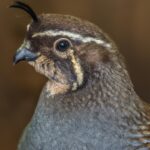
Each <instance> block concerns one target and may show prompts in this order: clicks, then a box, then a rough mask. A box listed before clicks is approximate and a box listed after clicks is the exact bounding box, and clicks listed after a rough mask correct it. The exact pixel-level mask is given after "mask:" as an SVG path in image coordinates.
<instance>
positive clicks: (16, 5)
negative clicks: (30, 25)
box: [10, 1, 38, 22]
mask: <svg viewBox="0 0 150 150" xmlns="http://www.w3.org/2000/svg"><path fill="white" fill-rule="evenodd" d="M10 8H19V9H22V10H24V11H25V12H27V13H28V14H29V15H30V16H31V17H32V19H33V21H34V22H38V17H37V15H36V13H35V12H34V11H33V9H32V8H31V7H30V6H29V5H27V4H25V3H23V2H20V1H16V2H15V3H14V4H12V5H10Z"/></svg>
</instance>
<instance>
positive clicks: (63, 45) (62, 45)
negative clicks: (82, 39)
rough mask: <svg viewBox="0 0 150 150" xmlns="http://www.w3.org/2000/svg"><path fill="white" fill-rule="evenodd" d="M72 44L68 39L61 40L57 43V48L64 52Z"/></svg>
mask: <svg viewBox="0 0 150 150" xmlns="http://www.w3.org/2000/svg"><path fill="white" fill-rule="evenodd" d="M69 46H70V43H69V42H68V41H65V40H63V41H60V42H59V43H58V44H57V47H56V48H57V50H59V51H61V52H64V51H66V50H67V49H68V48H69Z"/></svg>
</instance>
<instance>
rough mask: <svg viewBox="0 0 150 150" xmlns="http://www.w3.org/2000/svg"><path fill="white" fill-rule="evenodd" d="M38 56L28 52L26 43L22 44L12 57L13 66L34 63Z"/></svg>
mask: <svg viewBox="0 0 150 150" xmlns="http://www.w3.org/2000/svg"><path fill="white" fill-rule="evenodd" d="M38 56H39V55H38V54H37V53H33V52H31V51H30V50H29V46H28V47H27V46H26V43H23V45H22V46H21V47H20V48H19V49H18V50H17V52H16V54H15V55H14V57H13V64H17V63H19V62H20V61H35V60H36V59H37V58H38Z"/></svg>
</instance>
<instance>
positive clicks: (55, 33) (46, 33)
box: [32, 30, 111, 48]
mask: <svg viewBox="0 0 150 150" xmlns="http://www.w3.org/2000/svg"><path fill="white" fill-rule="evenodd" d="M38 36H40V37H42V36H54V37H56V36H67V37H69V38H71V39H73V40H80V41H82V42H83V43H90V42H95V43H96V44H99V45H102V46H104V47H106V48H111V44H109V43H106V42H105V41H103V40H101V39H98V38H93V37H83V36H82V35H80V34H77V33H72V32H68V31H56V30H47V31H44V32H39V33H35V34H33V35H32V37H33V38H34V37H38Z"/></svg>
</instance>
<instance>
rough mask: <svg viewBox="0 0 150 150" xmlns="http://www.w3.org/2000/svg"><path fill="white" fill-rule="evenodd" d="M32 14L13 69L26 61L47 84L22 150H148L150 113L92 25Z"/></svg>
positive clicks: (19, 5)
mask: <svg viewBox="0 0 150 150" xmlns="http://www.w3.org/2000/svg"><path fill="white" fill-rule="evenodd" d="M10 7H13V8H20V9H22V10H24V11H25V12H27V13H28V14H29V15H30V16H31V17H32V21H31V23H30V24H28V25H27V31H26V36H25V39H24V42H23V44H22V45H21V47H20V48H19V49H18V50H17V52H16V54H15V56H14V60H13V61H14V63H15V64H16V63H18V62H20V61H27V62H28V63H29V64H30V65H31V66H33V67H34V68H35V70H36V71H37V72H39V73H40V74H42V75H44V76H45V77H46V78H47V79H48V81H47V83H46V85H45V86H44V88H43V90H42V92H41V95H40V98H39V100H38V104H37V107H36V109H35V112H34V114H33V117H32V119H31V121H30V122H29V124H28V125H27V127H26V129H25V130H24V133H23V135H22V137H21V140H20V142H19V145H18V150H148V149H150V105H149V104H148V103H147V102H144V101H143V100H141V98H139V96H138V95H137V94H136V92H135V90H134V86H133V84H132V82H131V80H130V77H129V75H128V72H127V69H126V66H125V64H124V60H123V57H122V55H121V54H120V52H119V51H118V49H117V47H116V45H115V43H114V42H113V41H112V40H111V39H110V38H109V37H108V36H107V34H106V33H104V32H103V31H102V30H101V29H99V27H97V26H96V25H94V24H93V23H90V22H88V21H85V20H82V19H79V18H76V17H73V16H69V15H60V14H41V15H36V13H35V12H34V11H33V10H32V8H31V7H29V6H28V5H27V4H24V3H22V2H20V1H17V2H15V3H14V4H13V5H11V6H10Z"/></svg>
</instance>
